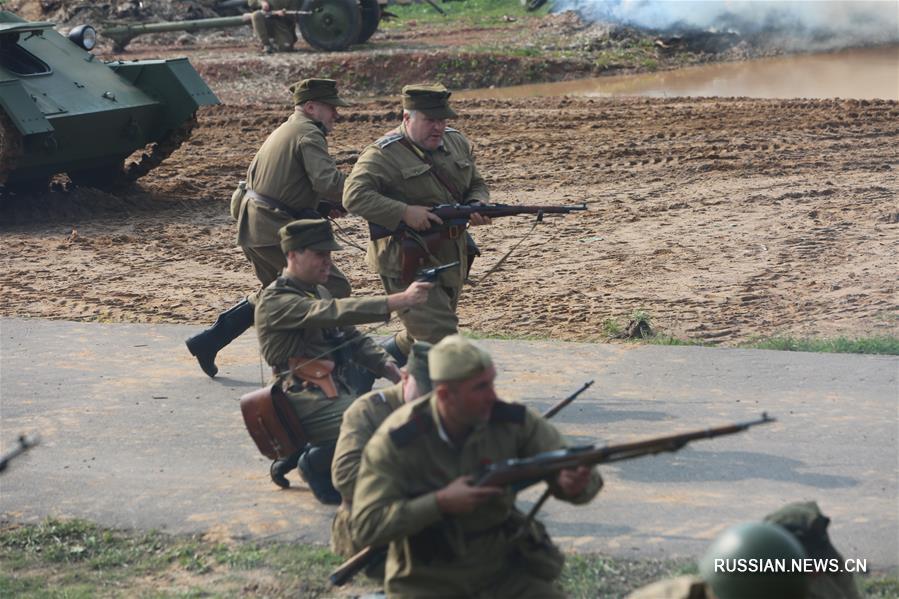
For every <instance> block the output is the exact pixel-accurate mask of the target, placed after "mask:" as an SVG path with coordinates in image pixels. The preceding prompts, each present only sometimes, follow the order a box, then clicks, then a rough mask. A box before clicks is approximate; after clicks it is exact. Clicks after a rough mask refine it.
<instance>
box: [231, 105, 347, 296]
mask: <svg viewBox="0 0 899 599" xmlns="http://www.w3.org/2000/svg"><path fill="white" fill-rule="evenodd" d="M345 181H346V175H344V174H343V173H341V172H340V171H338V170H337V165H336V163H335V162H334V158H332V157H331V155H330V154H328V142H327V140H326V139H325V130H324V126H323V125H322V124H321V123H318V122H316V121H314V120H312V119H310V118H309V117H307V116H306V115H305V114H303V113H302V112H300V111H299V110H297V111H294V113H293V114H292V115H291V116H290V118H288V119H287V121H285V122H284V123H283V124H281V126H280V127H278V128H277V129H275V130H274V131H273V132H272V133H271V135H269V136H268V138H267V139H266V140H265V142H264V143H263V144H262V147H260V148H259V151H258V152H256V156H255V157H254V158H253V161H252V162H251V163H250V167H249V168H248V169H247V189H251V190H253V191H255V192H256V193H258V194H260V195H263V196H266V197H269V198H273V199H275V200H277V201H279V202H281V203H282V204H285V205H287V206H289V207H290V209H291V210H292V211H293V212H294V213H295V214H298V213H301V212H302V211H304V210H306V211H315V210H316V208H317V207H318V203H319V202H320V201H322V200H329V201H331V202H339V201H340V199H341V197H342V194H343V186H344V182H345ZM293 220H296V219H295V218H294V216H293V215H291V214H288V213H287V212H284V211H282V210H278V209H276V208H272V207H271V206H269V205H267V204H264V203H263V202H260V201H258V200H254V199H251V198H250V197H249V196H244V198H243V200H242V202H241V206H240V212H239V214H238V217H237V243H238V244H239V245H240V246H241V247H242V248H243V250H244V253H245V254H246V255H247V258H248V259H249V260H250V262H251V263H252V264H253V268H254V269H255V271H256V276H257V278H258V279H259V281H260V282H261V283H262V286H263V287H267V286H268V285H269V284H270V283H271V282H272V281H274V280H275V279H276V278H277V277H278V274H279V273H280V272H281V270H282V269H283V268H284V267H285V266H287V262H286V261H285V258H284V254H283V253H282V251H281V246H280V239H279V237H278V230H279V229H280V228H281V227H283V226H284V225H286V224H288V223H290V222H291V221H293ZM325 286H326V287H327V288H328V290H329V291H330V292H331V294H332V295H333V296H334V297H347V296H349V295H350V291H351V288H350V284H349V281H348V280H347V278H346V276H344V274H343V273H342V272H340V270H338V269H337V268H336V267H334V266H332V268H331V277H330V278H329V280H328V283H327V284H326V285H325ZM250 301H251V303H255V301H254V299H251V300H250Z"/></svg>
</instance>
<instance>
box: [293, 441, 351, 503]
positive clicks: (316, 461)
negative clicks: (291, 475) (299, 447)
mask: <svg viewBox="0 0 899 599" xmlns="http://www.w3.org/2000/svg"><path fill="white" fill-rule="evenodd" d="M336 445H337V442H336V441H332V442H330V443H325V444H322V445H309V446H307V447H306V450H305V451H304V452H303V453H302V454H301V455H300V459H299V462H298V463H297V467H298V468H299V470H300V474H301V475H302V477H303V480H305V481H306V484H308V485H309V488H310V489H312V493H313V494H314V495H315V498H316V499H318V500H319V501H320V502H321V503H323V504H325V505H340V501H341V498H340V493H339V492H338V491H337V489H335V488H334V483H333V482H331V461H332V460H333V459H334V448H335V446H336Z"/></svg>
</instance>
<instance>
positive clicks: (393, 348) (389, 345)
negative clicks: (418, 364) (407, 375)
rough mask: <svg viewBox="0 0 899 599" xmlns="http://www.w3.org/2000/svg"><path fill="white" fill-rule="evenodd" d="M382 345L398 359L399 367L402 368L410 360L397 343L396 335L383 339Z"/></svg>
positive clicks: (397, 364)
mask: <svg viewBox="0 0 899 599" xmlns="http://www.w3.org/2000/svg"><path fill="white" fill-rule="evenodd" d="M381 347H382V348H384V351H386V352H387V353H388V354H390V355H391V356H393V359H394V360H396V366H397V368H402V367H403V366H405V365H406V362H407V361H408V360H409V358H408V356H406V354H404V353H403V350H401V349H400V347H399V346H398V345H397V344H396V335H393V336H392V337H389V338H388V339H386V340H385V341H382V342H381Z"/></svg>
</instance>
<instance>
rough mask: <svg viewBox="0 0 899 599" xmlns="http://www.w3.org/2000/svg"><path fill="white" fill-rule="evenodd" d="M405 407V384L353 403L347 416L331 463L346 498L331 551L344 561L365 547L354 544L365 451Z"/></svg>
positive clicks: (334, 528) (334, 524)
mask: <svg viewBox="0 0 899 599" xmlns="http://www.w3.org/2000/svg"><path fill="white" fill-rule="evenodd" d="M402 405H403V384H402V383H397V384H396V385H393V386H392V387H387V388H385V389H378V390H376V391H371V392H370V393H366V394H365V395H363V396H362V397H360V398H359V399H357V400H356V401H354V402H353V405H351V406H350V407H349V408H348V409H347V411H346V412H344V413H343V422H342V423H341V425H340V436H339V437H338V438H337V447H336V448H335V449H334V461H333V462H331V480H332V481H333V482H334V487H335V488H336V489H337V490H338V491H340V496H341V497H344V498H345V499H344V502H343V503H342V504H341V505H340V507H339V508H337V513H336V514H335V515H334V520H333V522H332V523H331V549H332V550H333V551H334V553H336V554H338V555H342V556H343V557H351V556H353V555H355V554H356V553H357V552H358V551H359V550H360V549H362V547H361V546H359V545H356V544H355V543H353V541H352V536H351V534H350V509H351V501H352V499H353V491H354V490H355V488H356V476H357V474H358V473H359V462H360V461H361V460H362V450H363V449H365V444H366V443H368V440H369V439H371V437H372V435H374V434H375V431H376V430H378V427H379V426H381V423H382V422H384V421H385V420H386V419H387V417H388V416H390V414H391V413H392V412H393V411H394V410H396V409H397V408H399V407H400V406H402Z"/></svg>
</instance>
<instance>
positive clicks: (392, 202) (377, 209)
mask: <svg viewBox="0 0 899 599" xmlns="http://www.w3.org/2000/svg"><path fill="white" fill-rule="evenodd" d="M388 160H389V159H388V158H387V157H385V156H383V155H382V154H381V153H380V152H379V150H378V147H377V146H369V147H367V148H366V149H365V151H363V152H362V156H360V157H359V160H358V161H357V162H356V164H355V166H353V171H352V172H351V173H350V176H349V177H348V178H347V181H346V186H345V187H344V190H343V206H344V208H346V209H347V210H348V211H349V212H350V213H352V214H356V215H358V216H361V217H362V218H364V219H365V220H367V221H369V222H373V223H375V224H377V225H381V226H382V227H387V228H388V229H391V230H393V229H396V228H397V227H398V226H399V225H400V222H402V220H403V215H404V214H405V213H406V206H407V204H406V203H404V202H401V201H399V200H396V199H393V198H389V197H387V196H386V195H384V194H383V193H382V192H383V191H384V190H385V189H387V188H388V185H387V182H388V181H389V180H390V178H391V177H392V176H395V174H392V173H391V169H390V165H389V162H388Z"/></svg>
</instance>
